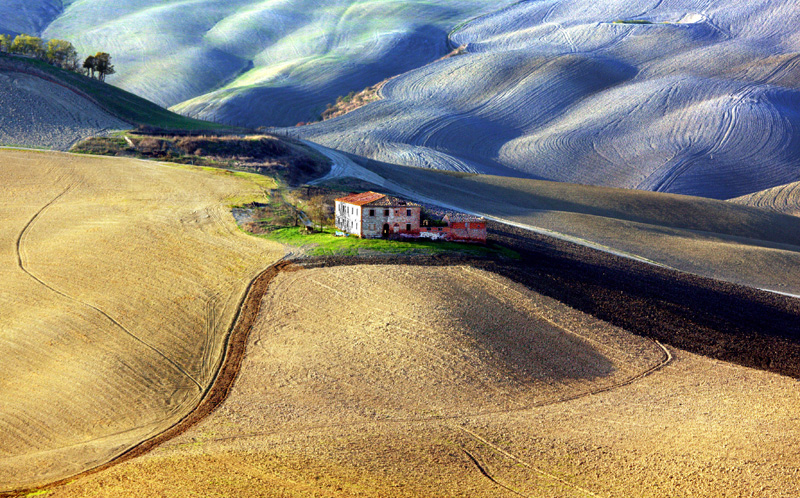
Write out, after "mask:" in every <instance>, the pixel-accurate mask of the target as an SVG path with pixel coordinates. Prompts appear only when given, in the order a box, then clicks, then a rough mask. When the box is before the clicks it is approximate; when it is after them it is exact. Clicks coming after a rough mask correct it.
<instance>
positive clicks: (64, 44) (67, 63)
mask: <svg viewBox="0 0 800 498" xmlns="http://www.w3.org/2000/svg"><path fill="white" fill-rule="evenodd" d="M45 57H46V58H47V62H49V63H50V64H53V65H56V66H58V67H60V68H63V69H69V70H72V71H74V70H76V69H77V68H78V52H77V51H76V50H75V47H73V46H72V44H71V43H70V42H68V41H65V40H50V41H49V42H47V45H46V46H45Z"/></svg>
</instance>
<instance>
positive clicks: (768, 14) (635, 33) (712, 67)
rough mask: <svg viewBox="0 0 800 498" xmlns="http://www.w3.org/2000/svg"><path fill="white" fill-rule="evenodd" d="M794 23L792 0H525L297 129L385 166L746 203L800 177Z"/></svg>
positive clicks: (464, 29) (471, 25) (469, 26)
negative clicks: (362, 102)
mask: <svg viewBox="0 0 800 498" xmlns="http://www.w3.org/2000/svg"><path fill="white" fill-rule="evenodd" d="M798 16H800V13H798V11H797V9H796V6H795V4H794V3H793V2H788V1H777V2H775V1H770V2H767V1H759V2H748V3H747V4H741V3H737V2H731V1H728V0H717V1H712V2H707V1H702V2H700V1H694V0H667V1H659V2H642V1H631V0H628V1H623V2H613V3H612V2H602V3H597V2H589V1H586V0H566V1H560V2H519V3H517V4H514V5H513V6H509V7H507V8H504V9H501V10H499V11H497V12H495V13H493V14H491V15H487V16H483V17H481V18H479V19H476V20H474V21H472V22H468V23H466V24H464V25H462V26H461V27H459V28H458V29H455V30H454V31H453V32H452V33H451V34H450V39H451V44H452V45H466V54H465V55H463V56H460V57H454V58H450V59H447V60H443V61H439V62H436V63H434V64H431V65H428V66H426V67H424V68H421V69H418V70H415V71H411V72H408V73H406V74H403V75H402V76H399V77H397V78H395V79H393V80H392V81H390V82H388V83H387V84H386V85H385V86H384V87H383V89H382V96H383V97H384V100H383V101H381V102H378V103H373V104H370V105H368V106H366V107H363V108H361V109H359V110H356V111H355V112H353V113H351V114H350V115H347V116H343V117H340V118H337V119H334V120H330V121H326V122H324V123H321V124H315V125H313V126H309V127H304V128H301V129H299V130H298V131H297V134H299V135H300V136H302V137H304V138H308V139H309V140H312V141H317V142H320V143H322V144H324V145H327V146H329V147H333V148H338V149H341V150H346V151H349V152H353V153H356V154H360V155H364V156H368V157H371V158H375V159H379V160H382V161H386V162H390V163H399V164H406V165H412V166H422V167H431V168H440V169H451V170H463V171H477V172H484V173H491V174H500V175H511V176H525V177H530V178H538V179H546V180H555V181H563V182H572V183H583V184H594V185H605V186H615V187H626V188H636V189H644V190H653V191H660V192H672V193H681V194H691V195H699V196H704V197H712V198H718V199H727V198H732V197H737V196H740V195H744V194H748V193H751V192H754V191H758V190H763V189H766V188H770V187H774V186H776V185H782V184H786V183H790V182H792V181H796V180H797V179H798V178H800V162H798V161H800V159H799V158H800V154H798V152H800V139H798V136H797V134H796V133H795V132H794V130H796V129H797V128H798V126H800V114H798V113H797V108H798V104H800V92H798V87H799V86H800V75H799V74H798V72H797V61H798V60H799V59H798V58H797V54H798V52H799V51H800V39H798V37H797V36H796V32H795V30H794V29H793V28H792V26H794V25H795V24H796V23H797V21H798ZM620 21H628V22H620ZM629 21H637V22H629Z"/></svg>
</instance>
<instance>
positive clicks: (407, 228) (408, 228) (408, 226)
mask: <svg viewBox="0 0 800 498" xmlns="http://www.w3.org/2000/svg"><path fill="white" fill-rule="evenodd" d="M410 231H411V223H406V232H410Z"/></svg>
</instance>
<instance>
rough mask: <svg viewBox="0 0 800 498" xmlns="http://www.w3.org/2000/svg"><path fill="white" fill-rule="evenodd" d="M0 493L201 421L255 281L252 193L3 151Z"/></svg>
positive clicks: (265, 250)
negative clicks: (246, 213) (240, 222)
mask: <svg viewBox="0 0 800 498" xmlns="http://www.w3.org/2000/svg"><path fill="white" fill-rule="evenodd" d="M0 184H2V190H0V220H2V224H0V281H1V282H2V285H1V286H0V357H2V358H3V361H2V364H3V368H2V369H0V491H4V490H10V489H19V488H28V487H31V486H35V485H40V484H45V483H47V482H51V481H53V480H57V479H61V478H65V477H68V476H70V475H73V474H75V473H77V472H81V471H83V470H86V469H87V468H92V467H95V466H97V465H99V464H102V463H105V462H107V461H108V460H110V459H112V458H113V457H115V456H117V455H119V454H120V453H122V452H124V451H126V450H127V449H129V448H131V447H132V446H134V445H136V444H137V443H138V442H140V441H142V440H143V439H146V438H149V437H151V436H153V435H155V434H158V433H160V432H162V431H164V430H165V429H166V428H168V427H169V426H171V425H173V424H174V423H175V422H176V421H177V420H179V419H180V418H181V417H183V416H184V415H186V414H187V413H188V412H189V411H191V410H192V409H193V408H194V407H195V406H196V405H197V403H198V401H199V400H200V398H201V396H202V394H203V393H204V392H205V390H206V389H207V387H208V386H209V384H210V383H211V381H212V379H213V376H214V374H215V371H216V367H217V365H218V364H219V362H220V360H221V356H222V351H223V346H224V342H225V341H224V339H225V337H226V335H227V332H228V330H229V328H230V325H231V323H232V321H233V319H234V314H235V313H236V311H237V309H238V306H239V302H240V300H241V299H242V296H243V294H244V291H245V289H246V287H247V285H248V283H249V282H250V280H251V279H252V278H253V277H254V276H255V275H256V274H257V273H258V272H259V271H260V270H262V269H263V268H264V267H266V266H267V265H269V264H270V263H271V262H273V261H275V260H276V259H278V258H279V257H281V256H282V249H281V248H279V247H277V246H275V245H271V244H269V243H267V242H265V241H262V240H257V239H254V238H252V237H248V236H246V235H244V234H242V233H241V232H239V231H238V230H237V227H236V225H235V223H234V220H233V218H232V217H231V215H230V212H229V209H228V207H227V205H226V204H227V202H228V201H229V200H231V198H232V197H233V196H250V197H258V196H259V195H260V194H261V193H263V190H262V189H261V188H259V186H258V184H257V183H256V181H254V180H253V179H251V178H248V177H245V176H239V175H233V174H228V173H225V172H216V173H213V172H207V171H201V170H199V169H198V170H193V169H189V168H179V167H174V166H169V165H163V164H158V163H153V162H144V161H136V160H128V159H113V158H100V157H90V156H75V155H67V154H60V153H44V152H30V151H15V150H2V151H0Z"/></svg>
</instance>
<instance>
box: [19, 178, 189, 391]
mask: <svg viewBox="0 0 800 498" xmlns="http://www.w3.org/2000/svg"><path fill="white" fill-rule="evenodd" d="M74 187H75V185H70V186H68V187H67V188H66V189H64V191H62V192H61V193H60V194H58V195H57V196H55V197H54V198H53V199H52V200H50V202H48V203H47V204H45V205H44V206H42V207H41V208H40V209H39V210H38V211H36V213H35V214H34V215H33V217H32V218H31V219H30V220H28V222H27V223H26V224H25V226H24V227H23V228H22V230H21V231H20V233H19V236H18V237H17V240H16V253H17V266H19V268H20V270H22V271H23V272H25V274H27V275H28V276H29V277H31V278H32V279H33V280H35V281H36V282H37V283H38V284H39V285H41V286H43V287H45V288H46V289H48V290H49V291H51V292H54V293H55V294H57V295H59V296H61V297H63V298H65V299H67V300H69V301H72V302H75V303H78V304H80V305H81V306H84V307H87V308H89V309H91V310H93V311H95V312H97V313H99V314H100V315H101V316H103V317H104V318H105V319H106V320H108V321H109V322H111V324H112V325H113V326H114V327H116V328H117V329H119V330H121V331H122V332H123V333H125V334H126V335H127V336H129V337H131V338H132V339H133V340H135V341H136V342H138V343H140V344H142V345H143V346H145V347H146V348H148V349H150V350H151V351H153V352H154V353H156V354H157V355H158V356H160V357H161V358H163V359H164V360H166V361H167V362H168V363H169V364H170V365H171V366H172V367H173V368H174V369H176V370H177V371H178V372H180V373H181V374H182V375H184V376H185V377H186V378H188V379H189V380H190V381H192V383H193V384H194V385H195V387H197V389H198V390H200V391H202V390H203V387H202V386H201V385H200V383H199V382H198V381H197V379H195V378H194V377H193V376H192V375H191V374H190V373H189V372H187V371H186V369H184V368H183V367H182V366H180V365H179V364H178V363H177V362H176V361H175V360H173V359H172V358H170V357H169V356H167V355H166V354H164V352H163V351H161V350H160V349H158V348H157V347H155V346H153V345H152V344H150V343H148V342H147V341H145V340H144V339H142V338H141V337H139V336H138V335H136V334H134V333H133V332H131V331H130V330H129V329H128V328H127V327H125V326H124V325H122V324H121V323H120V322H119V321H117V320H116V319H115V318H114V317H112V316H111V315H110V314H108V313H107V312H106V311H104V310H103V309H101V308H99V307H97V306H95V305H93V304H90V303H87V302H85V301H82V300H80V299H78V298H76V297H73V296H71V295H69V294H67V293H66V292H64V291H61V290H59V289H57V288H55V287H53V286H52V285H51V284H49V283H47V282H46V281H45V280H43V279H42V278H41V277H38V276H37V275H36V274H34V273H33V272H32V271H31V270H30V269H29V268H28V267H27V265H26V264H25V258H24V257H23V254H24V247H23V242H24V240H25V237H26V236H27V235H28V233H30V230H31V228H32V227H33V226H34V225H35V224H36V221H37V220H38V219H39V218H40V217H41V216H42V215H43V214H44V213H45V212H46V211H47V210H48V209H49V208H50V207H52V206H53V205H54V204H55V203H56V202H58V201H59V199H61V198H62V197H64V196H65V195H66V194H67V193H69V192H70V191H71V190H72V189H73V188H74Z"/></svg>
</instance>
